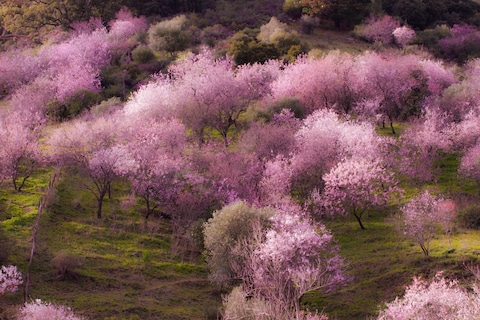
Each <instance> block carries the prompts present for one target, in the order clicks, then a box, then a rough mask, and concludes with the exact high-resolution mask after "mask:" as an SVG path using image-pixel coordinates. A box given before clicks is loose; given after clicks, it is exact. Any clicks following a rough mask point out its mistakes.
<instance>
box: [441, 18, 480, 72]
mask: <svg viewBox="0 0 480 320" xmlns="http://www.w3.org/2000/svg"><path fill="white" fill-rule="evenodd" d="M450 33H451V37H447V38H443V39H440V40H439V41H438V45H439V47H440V50H441V53H442V56H443V57H444V58H446V59H450V60H455V61H457V62H461V63H463V62H465V61H467V60H468V59H469V58H470V57H472V56H473V57H478V56H479V54H480V52H479V46H480V32H479V31H478V30H477V29H476V28H475V27H474V26H470V25H466V24H455V25H454V26H453V27H452V28H451V29H450Z"/></svg>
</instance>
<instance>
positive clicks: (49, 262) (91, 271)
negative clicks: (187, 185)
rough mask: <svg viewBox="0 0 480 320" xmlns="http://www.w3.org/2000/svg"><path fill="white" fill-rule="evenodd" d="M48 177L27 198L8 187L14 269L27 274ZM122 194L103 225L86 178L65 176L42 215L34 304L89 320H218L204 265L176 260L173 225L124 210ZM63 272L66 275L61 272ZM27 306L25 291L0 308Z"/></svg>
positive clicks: (4, 203) (4, 196) (4, 195)
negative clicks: (56, 307) (67, 308)
mask: <svg viewBox="0 0 480 320" xmlns="http://www.w3.org/2000/svg"><path fill="white" fill-rule="evenodd" d="M49 174H50V172H49V171H48V170H40V171H39V172H37V175H36V178H34V179H32V180H31V181H30V182H29V184H28V186H27V188H26V190H25V191H24V192H22V193H13V192H10V191H9V190H8V187H6V186H5V187H4V188H2V189H3V190H2V192H1V207H2V214H1V219H2V225H3V226H4V227H5V229H6V231H7V234H8V235H9V237H11V238H14V239H15V240H16V246H15V250H14V251H13V254H12V256H11V257H10V260H9V262H10V263H12V264H15V265H18V266H19V267H20V268H21V270H25V269H26V265H27V260H28V255H29V249H30V246H31V243H30V239H31V226H32V225H33V223H34V220H35V217H36V213H37V211H36V206H37V203H38V201H39V198H40V197H41V195H42V190H44V188H45V187H46V185H47V183H48V181H49ZM119 185H120V186H121V183H120V184H118V183H117V184H116V186H119ZM122 191H123V190H119V189H115V190H113V197H112V199H111V200H107V202H106V203H105V213H106V214H105V218H104V219H102V220H97V219H96V218H95V214H94V212H95V202H94V198H93V197H92V195H91V194H89V192H88V191H87V190H86V189H85V188H84V186H83V184H82V178H81V177H78V176H76V175H74V174H72V173H64V174H63V176H62V178H61V180H60V181H59V183H58V185H57V193H56V197H55V199H54V202H53V203H52V204H51V206H50V207H49V210H48V212H46V213H45V214H44V215H43V216H42V220H41V225H40V231H39V233H38V238H37V251H36V254H35V259H34V262H33V266H32V274H31V279H32V283H31V288H30V291H29V292H30V295H31V297H32V298H35V299H42V300H43V301H52V302H56V303H59V304H65V305H69V306H71V307H72V308H73V309H74V310H75V311H76V312H77V313H78V314H79V315H84V316H87V317H88V318H89V319H112V320H113V319H216V316H217V307H218V306H219V305H220V302H221V295H220V292H219V291H218V290H217V289H215V288H213V287H211V286H210V285H209V282H208V279H207V275H208V274H207V270H206V267H205V264H204V263H202V262H200V261H198V262H192V263H191V262H188V261H182V260H181V259H180V258H178V257H175V256H172V254H171V250H170V233H169V226H168V222H167V221H159V220H151V221H147V222H146V221H145V220H144V219H143V218H142V216H141V215H140V213H138V211H139V210H132V211H130V212H122V211H121V210H119V206H118V203H119V198H120V195H121V194H122ZM62 267H65V268H66V269H67V271H66V272H64V273H61V272H60V271H61V268H62ZM6 298H7V297H6ZM21 301H22V292H19V293H16V294H15V295H11V296H9V297H8V299H7V300H6V301H3V300H2V304H0V306H2V305H3V307H4V308H7V307H6V305H7V304H9V303H13V302H15V303H21ZM6 313H7V314H8V313H9V312H6ZM0 314H1V313H0Z"/></svg>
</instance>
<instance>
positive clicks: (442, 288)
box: [377, 273, 480, 320]
mask: <svg viewBox="0 0 480 320" xmlns="http://www.w3.org/2000/svg"><path fill="white" fill-rule="evenodd" d="M479 305H480V297H479V293H478V288H477V287H476V286H475V287H474V290H473V291H469V290H467V289H466V288H463V287H461V286H460V284H459V281H458V280H449V279H446V278H445V277H443V276H442V275H441V273H440V274H437V275H436V276H435V278H434V279H432V280H430V281H427V280H422V279H420V278H417V277H414V278H413V283H412V284H410V285H409V286H408V287H407V289H406V291H405V294H404V296H403V297H397V298H396V299H395V300H394V301H392V302H388V303H386V306H385V308H384V309H383V310H381V311H380V313H379V316H378V318H377V319H378V320H408V319H424V320H434V319H476V318H478V317H480V307H479Z"/></svg>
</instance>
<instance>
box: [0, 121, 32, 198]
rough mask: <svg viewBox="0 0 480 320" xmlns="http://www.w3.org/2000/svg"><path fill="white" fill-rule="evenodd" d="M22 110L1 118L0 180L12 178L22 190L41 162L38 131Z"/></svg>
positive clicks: (15, 184) (17, 188) (15, 186)
mask: <svg viewBox="0 0 480 320" xmlns="http://www.w3.org/2000/svg"><path fill="white" fill-rule="evenodd" d="M22 116H28V115H26V114H21V113H20V112H9V113H7V114H6V115H3V117H2V118H1V119H0V144H1V145H2V149H1V151H0V182H1V181H2V180H3V179H11V181H12V183H13V186H14V189H15V190H17V191H21V190H22V188H23V186H24V185H25V182H26V181H27V179H28V178H29V177H30V176H31V174H32V173H33V170H34V169H35V168H36V167H37V165H38V163H39V162H41V155H40V147H39V144H38V141H37V140H38V131H39V129H38V128H36V127H32V126H33V124H32V123H29V122H30V121H29V119H28V117H27V118H24V117H22Z"/></svg>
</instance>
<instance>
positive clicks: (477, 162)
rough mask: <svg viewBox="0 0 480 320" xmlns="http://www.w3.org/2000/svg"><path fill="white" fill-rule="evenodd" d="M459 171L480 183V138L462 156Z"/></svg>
mask: <svg viewBox="0 0 480 320" xmlns="http://www.w3.org/2000/svg"><path fill="white" fill-rule="evenodd" d="M459 172H460V173H461V174H462V175H464V176H466V177H469V178H471V179H473V180H475V181H476V182H477V184H479V185H480V140H479V141H478V142H477V144H476V145H474V146H473V147H471V148H470V149H468V150H467V152H466V153H465V155H464V156H463V157H462V159H461V162H460V168H459Z"/></svg>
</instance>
